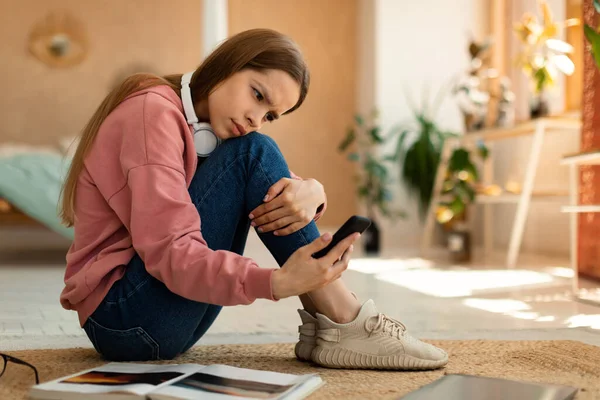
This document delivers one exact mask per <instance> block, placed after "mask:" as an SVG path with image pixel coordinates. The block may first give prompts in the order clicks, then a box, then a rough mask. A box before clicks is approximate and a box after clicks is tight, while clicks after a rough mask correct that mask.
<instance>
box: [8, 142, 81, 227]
mask: <svg viewBox="0 0 600 400" xmlns="http://www.w3.org/2000/svg"><path fill="white" fill-rule="evenodd" d="M69 162H70V158H69V157H68V156H66V155H65V154H63V153H61V152H60V151H57V150H49V149H45V148H37V147H29V146H8V145H3V146H0V226H4V227H6V226H11V227H12V226H35V225H38V226H39V225H42V226H45V227H46V228H49V229H51V230H53V231H55V232H57V233H58V234H60V235H62V236H64V237H66V238H69V239H72V238H73V229H72V228H67V227H65V226H63V225H62V224H61V223H60V219H59V217H58V212H57V210H58V207H57V205H58V200H59V197H60V190H61V186H62V181H63V177H64V176H65V174H66V172H67V170H68V166H69Z"/></svg>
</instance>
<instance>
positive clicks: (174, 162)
mask: <svg viewBox="0 0 600 400" xmlns="http://www.w3.org/2000/svg"><path fill="white" fill-rule="evenodd" d="M156 103H157V101H152V98H149V100H148V101H146V103H145V105H144V108H145V109H144V130H145V131H144V138H145V143H143V144H142V146H145V152H146V155H145V162H144V163H141V165H138V166H135V167H133V168H130V169H128V170H127V186H128V189H129V190H130V192H131V202H132V205H131V220H130V221H129V224H128V225H129V230H130V233H131V237H132V241H133V246H134V248H135V250H136V251H137V252H138V254H139V255H140V257H141V258H142V259H143V260H144V263H145V265H146V269H147V270H148V272H149V273H150V274H151V275H152V276H154V277H155V278H157V279H159V280H160V281H161V282H163V283H164V284H165V285H166V286H167V287H168V288H169V290H171V291H172V292H174V293H176V294H178V295H180V296H182V297H185V298H187V299H191V300H195V301H201V302H205V303H210V304H217V305H237V304H250V303H252V302H253V301H254V300H256V299H257V298H265V299H270V300H274V298H273V294H272V291H271V276H272V273H273V271H274V269H266V268H260V267H259V266H258V265H257V264H256V263H255V262H254V261H253V260H252V259H250V258H246V257H243V256H240V255H238V254H236V253H233V252H230V251H224V250H216V251H215V250H212V249H210V248H209V247H208V245H207V243H206V241H205V240H204V239H203V237H202V234H201V229H200V227H201V216H200V215H199V214H198V211H197V209H196V206H195V205H194V204H193V202H192V200H191V198H190V195H189V193H188V188H187V180H186V176H185V169H184V161H183V155H182V153H183V148H184V139H183V136H182V135H185V134H187V132H185V129H187V127H186V126H185V125H183V126H182V124H181V121H179V120H180V119H181V118H177V115H174V114H172V113H177V112H179V111H178V110H177V109H175V108H173V109H169V108H165V107H164V105H160V104H156Z"/></svg>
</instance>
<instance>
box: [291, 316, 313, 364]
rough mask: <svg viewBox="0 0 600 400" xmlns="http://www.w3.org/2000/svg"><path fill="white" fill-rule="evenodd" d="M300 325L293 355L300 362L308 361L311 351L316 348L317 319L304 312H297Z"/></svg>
mask: <svg viewBox="0 0 600 400" xmlns="http://www.w3.org/2000/svg"><path fill="white" fill-rule="evenodd" d="M298 314H300V319H301V320H302V325H300V326H299V327H298V332H299V333H300V338H299V341H298V343H296V347H295V348H294V353H296V358H297V359H298V360H300V361H310V360H311V354H312V351H313V349H314V348H315V346H316V334H317V319H316V318H315V317H313V316H312V315H310V314H309V313H308V312H307V311H305V310H298Z"/></svg>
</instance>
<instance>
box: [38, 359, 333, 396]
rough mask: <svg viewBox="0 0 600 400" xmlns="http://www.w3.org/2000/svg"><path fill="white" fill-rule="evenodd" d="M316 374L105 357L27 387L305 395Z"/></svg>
mask: <svg viewBox="0 0 600 400" xmlns="http://www.w3.org/2000/svg"><path fill="white" fill-rule="evenodd" d="M323 384H324V382H323V381H322V379H321V378H320V377H319V375H317V374H307V375H291V374H283V373H279V372H270V371H258V370H252V369H246V368H236V367H231V366H228V365H218V364H216V365H208V366H204V365H198V364H171V365H151V364H133V363H109V364H106V365H103V366H100V367H96V368H92V369H89V370H85V371H80V372H78V373H76V374H73V375H69V376H65V377H62V378H59V379H56V380H53V381H50V382H45V383H41V384H39V385H35V386H33V387H32V388H31V391H30V392H29V396H30V398H31V399H40V400H59V399H60V400H63V399H65V400H70V399H94V398H105V399H111V400H112V399H114V400H126V399H140V398H141V399H150V400H170V399H174V400H175V399H198V398H202V399H213V400H225V399H231V400H234V399H286V400H287V399H290V400H291V399H303V398H305V397H307V396H308V395H309V394H311V393H312V392H314V391H315V390H317V389H318V388H319V387H320V386H322V385H323Z"/></svg>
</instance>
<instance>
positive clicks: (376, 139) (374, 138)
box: [369, 126, 383, 143]
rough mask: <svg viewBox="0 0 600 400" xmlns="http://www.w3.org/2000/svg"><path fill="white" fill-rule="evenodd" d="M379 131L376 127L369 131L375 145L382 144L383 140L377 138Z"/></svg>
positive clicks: (379, 137)
mask: <svg viewBox="0 0 600 400" xmlns="http://www.w3.org/2000/svg"><path fill="white" fill-rule="evenodd" d="M379 131H380V129H379V127H378V126H376V127H373V128H371V129H369V135H370V136H371V139H373V141H374V142H375V143H383V138H382V137H381V136H379Z"/></svg>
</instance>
